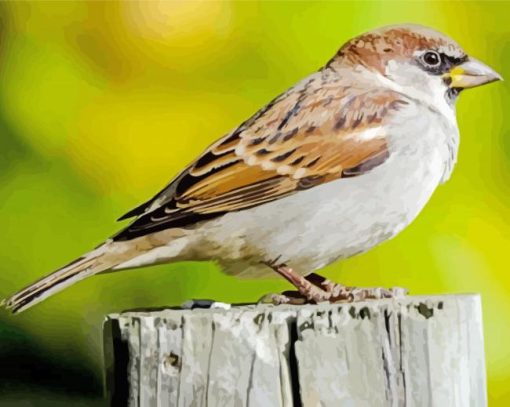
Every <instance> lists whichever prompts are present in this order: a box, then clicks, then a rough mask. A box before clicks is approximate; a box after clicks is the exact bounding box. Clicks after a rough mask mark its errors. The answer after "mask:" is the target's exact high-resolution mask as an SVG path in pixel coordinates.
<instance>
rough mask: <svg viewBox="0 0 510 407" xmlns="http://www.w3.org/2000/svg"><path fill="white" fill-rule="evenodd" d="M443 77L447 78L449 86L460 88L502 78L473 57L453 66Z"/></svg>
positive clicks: (472, 86) (471, 86)
mask: <svg viewBox="0 0 510 407" xmlns="http://www.w3.org/2000/svg"><path fill="white" fill-rule="evenodd" d="M444 78H445V79H447V80H448V82H449V87H450V88H460V89H466V88H474V87H475V86H480V85H485V84H486V83H490V82H494V81H500V80H503V78H502V77H501V75H499V74H498V73H497V72H496V71H494V70H493V69H492V68H490V67H488V66H487V65H485V64H484V63H482V62H480V61H478V60H476V59H474V58H469V59H468V60H467V61H466V62H463V63H462V64H460V65H457V66H454V67H453V68H452V69H451V70H450V71H449V72H448V73H446V74H445V75H444Z"/></svg>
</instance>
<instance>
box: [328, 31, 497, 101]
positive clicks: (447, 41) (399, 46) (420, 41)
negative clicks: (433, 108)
mask: <svg viewBox="0 0 510 407" xmlns="http://www.w3.org/2000/svg"><path fill="white" fill-rule="evenodd" d="M328 66H331V67H332V68H333V69H334V68H335V67H337V68H343V67H345V68H350V69H352V68H354V69H359V70H362V71H363V70H365V71H366V70H368V71H371V72H376V73H378V74H380V75H379V76H380V77H381V78H382V79H383V80H385V81H389V82H391V83H392V84H393V85H394V87H395V88H397V90H401V89H402V90H404V91H405V92H407V93H408V94H409V93H411V94H413V92H414V93H415V94H417V97H428V96H430V97H432V98H434V99H435V98H439V97H440V98H446V100H447V101H448V102H450V103H453V101H455V99H456V97H457V95H458V94H459V93H460V91H461V90H463V89H466V88H472V87H475V86H480V85H484V84H486V83H490V82H494V81H497V80H501V79H502V78H501V76H500V75H499V74H498V73H496V72H495V71H494V70H493V69H491V68H490V67H488V66H487V65H485V64H483V63H482V62H480V61H478V60H476V59H475V58H472V57H470V56H469V55H468V54H466V53H465V52H464V50H463V49H462V48H461V47H460V46H459V45H458V44H457V43H456V42H455V41H453V40H452V39H451V38H449V37H447V36H445V35H443V34H441V33H439V32H437V31H434V30H432V29H430V28H426V27H423V26H418V25H399V26H390V27H384V28H380V29H377V30H374V31H371V32H368V33H365V34H362V35H360V36H358V37H356V38H353V39H352V40H350V41H349V42H347V43H346V44H345V45H344V46H343V47H342V48H341V49H340V50H339V51H338V53H337V54H336V55H335V57H333V59H332V60H331V61H330V62H329V63H328Z"/></svg>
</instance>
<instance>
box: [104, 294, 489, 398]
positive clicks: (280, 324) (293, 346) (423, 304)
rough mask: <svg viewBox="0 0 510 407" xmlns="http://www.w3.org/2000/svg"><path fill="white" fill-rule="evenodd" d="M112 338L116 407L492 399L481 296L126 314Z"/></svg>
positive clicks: (110, 325)
mask: <svg viewBox="0 0 510 407" xmlns="http://www.w3.org/2000/svg"><path fill="white" fill-rule="evenodd" d="M104 331H105V360H106V379H107V381H106V382H107V390H108V394H109V397H110V403H111V405H119V406H120V405H129V406H144V407H145V406H158V407H163V406H172V407H173V406H179V407H191V406H196V407H199V406H211V407H212V406H217V407H228V406H236V407H237V406H263V407H266V406H267V407H272V406H275V407H276V406H282V407H291V406H301V405H302V406H313V407H315V406H354V407H357V406H367V407H378V406H384V407H386V406H413V407H414V406H439V407H443V406H452V407H461V406H462V407H466V406H473V407H480V406H485V405H486V404H487V398H486V380H485V361H484V350H483V335H482V318H481V306H480V298H479V296H477V295H449V296H434V297H407V298H403V299H398V300H380V301H366V302H360V303H355V304H334V305H330V304H320V305H306V306H287V305H283V306H278V307H274V306H271V305H245V306H233V307H232V308H230V309H195V310H175V309H165V310H158V311H137V312H123V313H120V314H115V315H110V316H108V317H107V321H106V323H105V328H104Z"/></svg>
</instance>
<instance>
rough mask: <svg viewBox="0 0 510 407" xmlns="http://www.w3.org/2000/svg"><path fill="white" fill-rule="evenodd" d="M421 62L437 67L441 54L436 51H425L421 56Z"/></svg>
mask: <svg viewBox="0 0 510 407" xmlns="http://www.w3.org/2000/svg"><path fill="white" fill-rule="evenodd" d="M422 60H423V62H424V63H425V64H426V65H428V66H430V67H437V66H439V65H440V64H441V56H440V55H439V54H438V53H437V52H436V51H427V52H425V54H423V56H422Z"/></svg>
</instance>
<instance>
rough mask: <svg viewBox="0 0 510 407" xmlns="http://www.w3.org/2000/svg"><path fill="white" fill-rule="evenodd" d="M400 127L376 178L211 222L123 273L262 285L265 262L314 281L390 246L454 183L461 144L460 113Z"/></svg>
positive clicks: (416, 116) (422, 115)
mask: <svg viewBox="0 0 510 407" xmlns="http://www.w3.org/2000/svg"><path fill="white" fill-rule="evenodd" d="M448 109H450V108H449V107H448ZM399 120H400V122H396V123H394V127H393V128H390V129H389V131H388V134H389V135H390V152H391V156H390V158H389V159H388V160H387V161H386V162H385V163H384V164H382V165H380V166H379V167H377V168H375V169H373V170H372V171H371V172H369V173H366V174H364V175H361V176H357V177H353V178H344V179H339V180H337V181H333V182H330V183H327V184H323V185H321V186H318V187H315V188H311V189H309V190H306V191H301V192H298V193H296V194H294V195H292V196H289V197H286V198H283V199H280V200H277V201H274V202H271V203H268V204H265V205H261V206H258V207H255V208H252V209H248V210H244V211H241V212H234V213H229V214H227V215H225V216H222V217H219V218H216V219H213V220H211V221H207V222H204V223H202V224H200V225H197V227H196V228H195V229H193V230H191V231H187V232H185V233H184V235H183V236H182V237H181V238H172V239H168V240H169V241H168V244H165V245H163V246H161V247H158V248H156V249H153V250H150V251H148V252H146V253H145V254H143V255H141V256H138V257H136V258H134V259H132V260H130V261H128V262H126V263H123V264H121V265H119V266H117V267H116V269H121V268H128V267H139V266H143V265H149V264H155V263H165V262H169V261H175V260H186V259H192V260H211V259H212V260H216V261H218V262H219V263H220V264H221V265H222V266H223V268H224V269H225V271H226V272H228V273H231V274H235V275H242V276H245V277H261V276H265V275H271V273H273V274H274V272H272V271H271V269H270V268H268V267H267V266H265V265H264V264H263V262H269V261H274V260H277V262H278V263H285V264H287V265H289V266H291V267H293V268H294V269H295V270H296V271H298V272H299V273H301V274H308V273H310V272H312V271H314V270H317V269H319V268H321V267H324V266H325V265H327V264H329V263H331V262H333V261H335V260H336V259H340V258H347V257H350V256H353V255H355V254H358V253H362V252H365V251H367V250H369V249H370V248H372V247H374V246H375V245H377V244H379V243H381V242H383V241H385V240H387V239H390V238H391V237H393V236H395V235H396V234H397V233H398V232H400V231H401V230H402V229H403V228H405V227H406V226H407V225H408V224H409V223H410V222H411V221H412V220H413V219H414V218H415V217H416V216H417V215H418V213H419V212H420V211H421V210H422V209H423V207H424V205H425V204H426V203H427V201H428V200H429V198H430V197H431V195H432V193H433V192H434V190H435V188H436V187H437V186H438V185H439V183H440V182H441V180H442V179H444V178H447V177H448V176H449V172H450V171H451V168H452V166H453V163H454V161H455V159H456V149H457V140H458V134H457V127H456V122H455V117H454V112H453V111H451V112H448V111H446V112H445V114H440V113H439V112H437V111H433V110H430V109H425V108H423V106H422V108H416V107H414V108H410V109H408V111H407V113H406V115H400V117H399ZM452 151H453V155H452ZM165 233H166V232H159V234H158V233H156V234H154V236H153V238H157V239H158V240H161V241H164V240H165Z"/></svg>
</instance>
